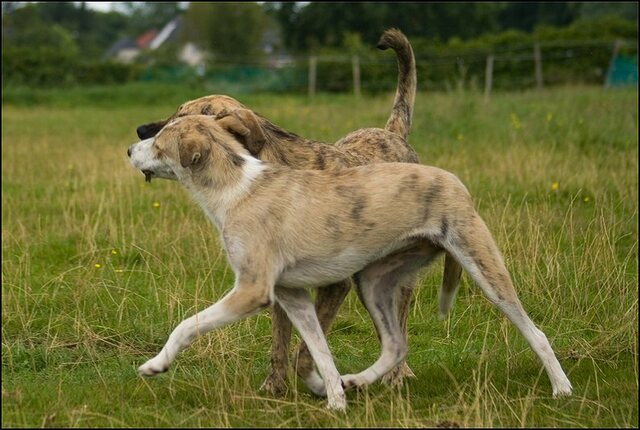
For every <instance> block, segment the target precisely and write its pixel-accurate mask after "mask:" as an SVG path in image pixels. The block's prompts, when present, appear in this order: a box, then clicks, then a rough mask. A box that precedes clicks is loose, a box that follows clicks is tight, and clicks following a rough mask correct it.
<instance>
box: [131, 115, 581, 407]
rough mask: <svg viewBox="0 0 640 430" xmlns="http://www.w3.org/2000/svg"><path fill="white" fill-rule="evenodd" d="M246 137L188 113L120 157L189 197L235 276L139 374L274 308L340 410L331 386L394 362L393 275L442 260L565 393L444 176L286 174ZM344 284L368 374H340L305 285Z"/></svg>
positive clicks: (389, 171)
mask: <svg viewBox="0 0 640 430" xmlns="http://www.w3.org/2000/svg"><path fill="white" fill-rule="evenodd" d="M248 133H250V130H248V129H246V127H245V126H244V125H243V122H242V121H240V120H239V119H238V117H236V116H234V115H228V116H226V117H223V118H221V119H218V120H216V119H215V118H211V117H207V116H199V115H194V116H188V117H184V118H179V119H176V120H174V121H172V122H171V123H169V124H167V125H166V126H165V127H164V128H163V129H162V130H161V131H160V132H159V133H158V134H157V135H156V137H155V138H151V139H147V140H144V141H141V142H139V143H137V144H134V145H132V146H131V147H130V148H129V150H128V155H129V157H130V160H131V163H132V164H133V166H135V167H136V168H137V169H140V170H141V171H142V172H143V173H144V175H145V177H146V179H148V180H150V179H151V178H165V179H173V180H177V181H179V182H180V183H181V184H182V185H183V186H184V187H185V188H186V189H187V190H188V191H189V193H190V194H191V195H192V196H193V197H194V199H195V200H196V202H197V203H198V204H199V205H200V206H201V207H202V208H203V210H204V211H205V213H206V214H207V215H208V217H209V218H210V219H211V221H212V222H213V223H214V224H215V225H216V226H217V228H218V229H219V230H220V233H221V236H222V239H223V243H224V246H225V249H226V252H227V256H228V260H229V263H230V265H231V267H232V269H233V271H234V273H235V276H236V280H235V285H234V287H233V289H232V290H231V291H230V292H229V293H228V294H227V295H225V296H224V297H223V298H222V299H221V300H220V301H218V302H217V303H215V304H214V305H212V306H211V307H209V308H207V309H205V310H203V311H201V312H199V313H197V314H196V315H194V316H192V317H190V318H187V319H185V320H184V321H183V322H181V323H180V324H179V325H178V326H177V327H176V328H175V329H174V330H173V332H172V333H171V335H170V336H169V339H168V341H167V343H166V344H165V346H164V347H163V348H162V350H161V351H160V353H159V354H158V355H157V356H155V357H154V358H152V359H151V360H149V361H147V362H146V363H145V364H143V365H142V366H140V368H139V372H140V374H142V375H146V376H152V375H155V374H157V373H161V372H164V371H166V370H167V369H168V367H169V365H170V364H171V363H172V362H173V360H174V359H175V358H176V355H177V354H178V353H179V352H180V351H181V350H183V349H184V348H186V347H187V346H188V345H190V344H191V343H192V342H193V341H194V339H195V338H196V337H197V336H199V335H201V334H204V333H206V332H208V331H210V330H212V329H215V328H219V327H223V326H225V325H227V324H230V323H232V322H235V321H238V320H240V319H242V318H245V317H248V316H250V315H253V314H255V313H256V312H259V311H260V310H262V309H264V308H265V307H267V306H269V305H271V304H272V303H274V302H277V303H279V304H280V306H282V308H283V309H284V310H285V312H286V313H287V315H288V316H289V318H290V319H291V321H292V322H293V324H294V326H295V327H296V328H297V330H298V331H299V332H300V334H301V336H302V338H303V340H304V341H305V342H306V344H307V346H308V348H309V350H310V352H311V355H312V357H313V359H314V361H315V364H316V367H317V369H318V371H319V373H320V375H321V377H322V380H323V384H324V387H325V389H326V394H327V397H328V407H329V408H331V409H344V408H345V407H346V401H345V396H344V388H348V387H352V386H361V385H366V384H370V383H372V382H374V381H375V380H377V379H378V378H380V377H381V376H383V375H384V374H386V373H387V372H389V371H390V370H392V369H393V368H394V366H396V365H397V364H398V363H399V362H401V361H402V360H403V359H404V357H405V355H406V353H407V344H406V340H405V337H404V335H403V333H402V330H401V328H400V325H399V323H398V318H397V315H396V307H395V306H394V297H395V292H394V289H395V288H396V286H397V285H399V282H398V280H399V279H402V278H404V277H410V276H413V275H415V273H416V271H418V270H419V269H421V268H422V267H424V266H425V265H426V264H428V262H429V261H430V260H431V259H432V258H433V257H434V256H436V255H437V254H438V253H440V252H442V251H446V252H447V253H449V254H450V255H452V256H453V258H455V259H456V260H457V261H458V262H459V263H460V264H461V265H462V266H463V267H464V269H465V270H466V271H467V272H468V273H469V274H470V276H471V277H472V278H473V280H474V281H475V282H476V283H477V284H478V285H479V286H480V288H481V289H482V291H483V292H484V294H485V295H486V297H487V298H488V299H489V300H490V301H491V302H492V303H494V304H495V305H496V306H497V307H498V308H499V309H500V310H501V311H502V312H503V313H504V314H505V315H506V316H507V317H508V318H509V320H510V321H511V322H512V323H513V324H514V325H515V326H516V327H517V328H518V329H519V330H520V332H521V333H522V334H523V336H524V337H525V338H526V340H527V341H528V342H529V344H530V346H531V348H532V349H533V350H534V352H535V353H536V354H537V355H538V357H539V358H540V360H541V361H542V364H543V365H544V367H545V369H546V371H547V374H548V376H549V378H550V380H551V385H552V388H553V394H554V395H555V396H557V395H568V394H570V393H571V391H572V387H571V383H570V382H569V379H568V378H567V376H566V375H565V373H564V371H563V370H562V367H561V366H560V363H559V362H558V360H557V359H556V356H555V354H554V352H553V350H552V348H551V345H550V344H549V342H548V341H547V338H546V336H545V335H544V333H542V331H540V330H539V329H538V328H536V326H535V325H534V324H533V322H532V321H531V320H530V319H529V317H528V316H527V314H526V312H525V310H524V309H523V307H522V305H521V303H520V301H519V300H518V298H517V295H516V292H515V290H514V288H513V285H512V283H511V278H510V276H509V273H508V271H507V270H506V268H505V265H504V262H503V260H502V257H501V255H500V253H499V251H498V249H497V247H496V244H495V242H494V240H493V238H492V236H491V234H490V232H489V230H488V229H487V227H486V225H485V223H484V222H483V221H482V219H481V218H480V216H479V215H478V213H477V212H476V211H475V210H474V207H473V203H472V200H471V197H470V196H469V193H468V191H467V189H466V188H465V186H464V185H463V184H462V182H460V180H458V178H457V177H456V176H454V175H453V174H451V173H449V172H446V171H444V170H441V169H438V168H435V167H429V166H422V165H417V164H409V163H380V164H372V165H367V166H362V167H354V168H345V169H341V170H335V171H322V170H320V171H318V170H293V169H290V168H287V167H283V166H277V165H270V164H267V163H265V162H263V161H260V160H259V159H257V158H255V157H254V156H252V155H251V154H250V152H249V151H248V150H247V149H246V148H245V146H244V145H243V144H242V143H241V142H240V141H239V140H238V137H237V136H246V135H247V134H248ZM350 276H354V278H355V279H356V284H357V290H358V293H359V296H360V298H361V300H362V302H363V304H364V305H365V307H366V308H367V310H368V312H369V313H370V315H371V318H372V319H373V321H374V323H375V325H376V328H377V330H378V333H379V335H380V341H381V344H382V351H381V354H380V357H379V358H378V360H377V361H376V362H375V363H374V364H373V365H372V366H371V367H369V368H368V369H366V370H364V371H362V372H360V373H357V374H354V375H344V376H342V377H341V376H340V374H339V373H338V371H337V369H336V367H335V364H334V362H333V358H332V355H331V352H330V350H329V347H328V345H327V342H326V339H325V337H324V334H323V332H322V329H321V326H320V323H319V321H318V319H317V315H316V313H315V310H314V306H313V303H312V302H311V299H310V296H309V294H308V292H307V290H306V288H309V287H322V286H326V285H330V284H332V283H334V282H336V281H339V280H341V279H345V278H348V277H350Z"/></svg>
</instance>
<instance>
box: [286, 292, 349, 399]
mask: <svg viewBox="0 0 640 430" xmlns="http://www.w3.org/2000/svg"><path fill="white" fill-rule="evenodd" d="M275 299H276V300H277V301H278V303H280V306H282V309H284V310H285V312H286V313H287V315H288V316H289V319H290V320H291V322H292V323H293V325H294V326H295V327H296V329H297V330H298V332H299V333H300V336H302V340H304V342H305V343H306V344H307V347H308V348H309V352H310V353H311V356H312V357H313V360H314V361H315V363H316V367H317V368H318V372H320V376H321V377H322V379H323V380H324V385H325V388H326V393H327V400H328V404H327V408H329V409H335V410H344V409H345V408H346V407H347V402H346V399H345V395H344V389H343V388H342V381H341V379H340V374H339V373H338V369H336V365H335V363H334V362H333V356H332V355H331V351H330V350H329V345H328V344H327V339H326V338H325V337H324V334H323V333H322V327H320V322H319V321H318V316H317V315H316V311H315V308H314V306H313V302H312V301H311V297H310V296H309V293H308V292H307V291H306V290H304V289H298V288H284V287H276V288H275Z"/></svg>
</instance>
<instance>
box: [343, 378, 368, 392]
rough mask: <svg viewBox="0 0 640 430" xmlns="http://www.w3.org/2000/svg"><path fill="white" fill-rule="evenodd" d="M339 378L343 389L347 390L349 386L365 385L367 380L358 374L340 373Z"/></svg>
mask: <svg viewBox="0 0 640 430" xmlns="http://www.w3.org/2000/svg"><path fill="white" fill-rule="evenodd" d="M340 379H341V380H342V387H343V388H344V389H345V390H348V389H350V388H358V387H363V386H365V385H367V383H368V382H367V381H366V380H365V379H364V378H363V377H362V376H360V375H359V374H358V375H342V376H341V377H340Z"/></svg>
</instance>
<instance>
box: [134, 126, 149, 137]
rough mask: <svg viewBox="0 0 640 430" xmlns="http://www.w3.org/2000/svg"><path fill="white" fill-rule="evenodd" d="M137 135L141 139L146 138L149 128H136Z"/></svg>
mask: <svg viewBox="0 0 640 430" xmlns="http://www.w3.org/2000/svg"><path fill="white" fill-rule="evenodd" d="M136 134H137V135H138V137H139V138H140V139H144V138H145V137H144V136H146V134H147V126H146V125H141V126H140V127H138V128H136Z"/></svg>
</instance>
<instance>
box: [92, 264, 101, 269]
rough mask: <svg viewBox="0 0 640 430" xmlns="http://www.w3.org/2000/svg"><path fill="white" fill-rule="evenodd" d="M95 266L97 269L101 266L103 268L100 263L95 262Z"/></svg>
mask: <svg viewBox="0 0 640 430" xmlns="http://www.w3.org/2000/svg"><path fill="white" fill-rule="evenodd" d="M93 266H94V267H95V268H96V269H99V268H101V267H102V264H100V263H96V264H94V265H93Z"/></svg>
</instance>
